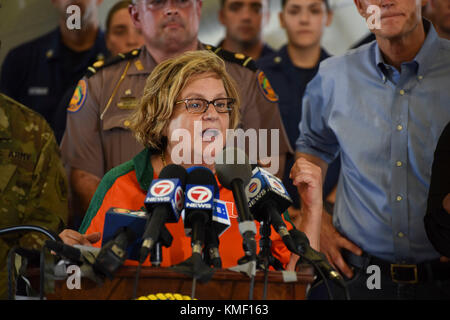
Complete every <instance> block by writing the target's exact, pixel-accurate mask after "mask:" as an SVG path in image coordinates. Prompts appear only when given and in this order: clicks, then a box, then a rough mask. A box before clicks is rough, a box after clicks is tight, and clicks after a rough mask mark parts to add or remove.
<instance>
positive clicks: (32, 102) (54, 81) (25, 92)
mask: <svg viewBox="0 0 450 320" xmlns="http://www.w3.org/2000/svg"><path fill="white" fill-rule="evenodd" d="M106 55H107V49H106V44H105V38H104V33H103V32H102V31H100V30H99V32H98V34H97V38H96V41H95V44H94V46H93V47H92V48H91V49H89V50H87V51H83V52H74V51H72V50H70V49H69V48H67V47H66V46H65V45H64V44H63V43H62V41H61V33H60V30H59V28H58V29H56V30H53V31H52V32H50V33H48V34H45V35H43V36H42V37H39V38H37V39H35V40H32V41H30V42H27V43H25V44H22V45H20V46H19V47H17V48H15V49H12V50H11V51H10V52H9V53H8V55H7V56H6V58H5V60H4V62H3V65H2V72H1V78H0V91H1V92H3V93H5V94H6V95H8V96H10V97H11V98H13V99H15V100H17V101H19V102H21V103H22V104H24V105H26V106H28V107H29V108H31V109H33V110H35V111H37V112H39V113H40V114H41V115H43V116H44V118H45V119H46V120H47V122H48V123H49V124H50V126H51V127H52V129H53V130H55V128H56V124H58V123H59V122H61V121H62V122H64V123H65V121H66V120H65V117H66V113H65V108H66V107H67V105H68V104H69V101H67V103H65V104H61V105H64V106H65V108H64V110H62V111H63V112H58V110H57V109H58V105H60V100H61V99H62V97H63V95H64V93H65V92H66V90H67V89H68V88H70V87H72V86H74V85H75V84H76V83H77V82H78V80H79V79H81V77H82V76H83V75H84V74H85V73H86V70H87V68H88V67H89V66H90V65H92V64H93V63H94V62H95V61H97V60H99V59H101V58H102V57H105V56H106ZM69 100H70V97H69ZM62 131H63V132H56V131H55V136H56V137H57V140H58V142H59V141H60V139H61V137H62V134H63V133H64V130H62Z"/></svg>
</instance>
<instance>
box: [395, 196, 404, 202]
mask: <svg viewBox="0 0 450 320" xmlns="http://www.w3.org/2000/svg"><path fill="white" fill-rule="evenodd" d="M395 199H396V200H397V201H398V202H400V201H402V200H403V198H402V196H397V198H395Z"/></svg>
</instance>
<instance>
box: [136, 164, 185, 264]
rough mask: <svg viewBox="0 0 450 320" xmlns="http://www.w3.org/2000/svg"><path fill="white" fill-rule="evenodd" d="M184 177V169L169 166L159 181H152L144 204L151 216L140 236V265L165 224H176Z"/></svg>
mask: <svg viewBox="0 0 450 320" xmlns="http://www.w3.org/2000/svg"><path fill="white" fill-rule="evenodd" d="M186 176H187V172H186V169H184V168H183V167H182V166H179V165H175V164H170V165H168V166H166V167H164V168H163V169H162V170H161V173H160V175H159V179H154V180H153V181H152V184H151V185H150V188H149V191H148V193H147V197H146V199H145V202H144V204H145V207H146V208H147V211H148V212H151V216H150V218H149V219H148V222H147V226H146V228H145V231H144V235H143V236H142V239H143V241H142V247H141V250H140V258H139V261H140V263H143V262H144V261H145V259H146V258H147V256H148V254H149V252H150V251H151V250H152V248H153V246H154V244H155V243H156V242H158V241H159V238H160V232H161V229H162V227H163V225H164V224H165V223H166V222H169V223H171V222H178V220H179V218H180V214H181V210H182V209H183V196H184V195H183V190H184V188H185V184H186ZM168 245H170V244H168Z"/></svg>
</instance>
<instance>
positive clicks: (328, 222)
mask: <svg viewBox="0 0 450 320" xmlns="http://www.w3.org/2000/svg"><path fill="white" fill-rule="evenodd" d="M343 248H345V249H347V250H349V251H351V252H353V253H354V254H356V255H358V256H360V255H361V254H362V250H361V249H360V248H359V247H358V246H356V245H355V244H354V243H353V242H351V241H350V240H348V239H347V238H344V237H343V236H342V235H341V234H340V233H339V232H338V231H337V230H336V228H335V227H334V226H333V222H332V217H331V216H330V215H329V214H328V213H327V212H325V211H323V213H322V227H321V229H320V249H321V250H320V251H321V252H323V253H324V254H325V256H326V257H327V259H328V261H329V262H330V263H331V264H332V265H333V267H334V268H335V269H336V270H339V271H341V273H343V274H344V275H345V276H346V277H347V278H352V277H353V271H352V269H350V267H349V266H348V265H347V264H346V263H345V261H344V258H343V257H342V254H341V249H343Z"/></svg>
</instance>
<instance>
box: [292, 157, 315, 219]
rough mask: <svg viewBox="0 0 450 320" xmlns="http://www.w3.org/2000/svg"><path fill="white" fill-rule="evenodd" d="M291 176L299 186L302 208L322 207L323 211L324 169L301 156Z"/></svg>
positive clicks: (293, 181)
mask: <svg viewBox="0 0 450 320" xmlns="http://www.w3.org/2000/svg"><path fill="white" fill-rule="evenodd" d="M289 177H290V178H291V179H292V183H293V185H294V186H296V187H297V190H298V193H299V195H300V199H301V203H302V208H305V209H307V210H314V209H316V210H317V209H318V208H320V212H322V206H323V202H322V170H321V169H320V167H319V166H317V165H315V164H314V163H312V162H310V161H308V160H306V159H305V158H299V159H297V161H295V163H294V165H293V166H292V169H291V173H290V175H289Z"/></svg>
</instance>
